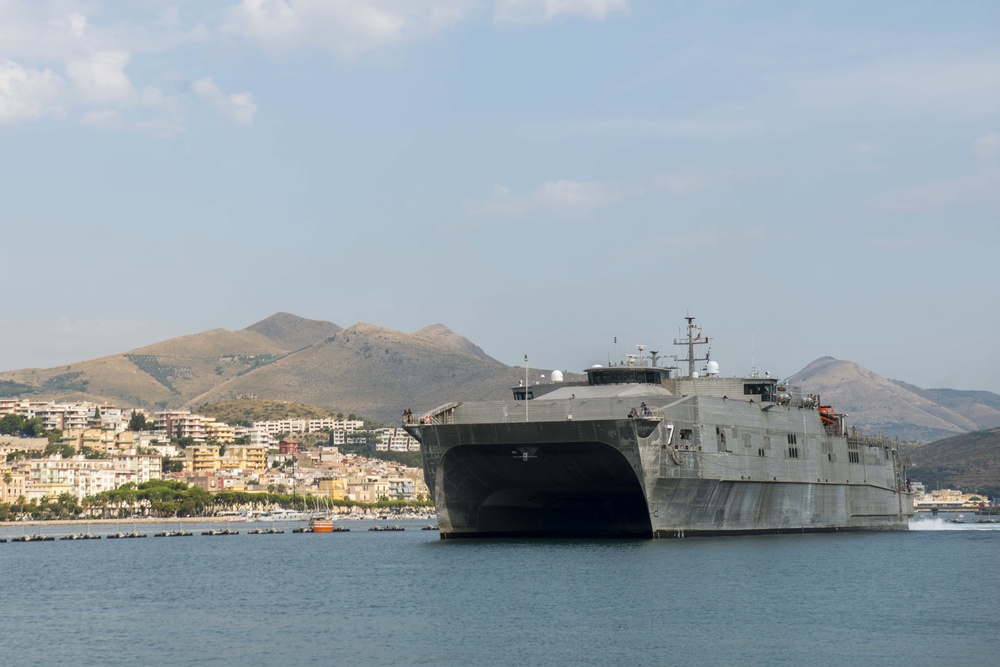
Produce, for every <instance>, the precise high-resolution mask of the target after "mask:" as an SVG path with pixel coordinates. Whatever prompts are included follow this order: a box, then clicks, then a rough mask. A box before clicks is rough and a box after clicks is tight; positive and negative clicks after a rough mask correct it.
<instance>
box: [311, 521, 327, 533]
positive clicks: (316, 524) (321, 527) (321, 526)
mask: <svg viewBox="0 0 1000 667" xmlns="http://www.w3.org/2000/svg"><path fill="white" fill-rule="evenodd" d="M309 528H310V529H312V532H314V533H332V532H333V521H331V520H329V519H311V520H310V521H309Z"/></svg>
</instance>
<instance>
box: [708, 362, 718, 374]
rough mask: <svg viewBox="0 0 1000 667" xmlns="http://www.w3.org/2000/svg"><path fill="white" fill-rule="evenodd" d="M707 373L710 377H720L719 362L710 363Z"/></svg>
mask: <svg viewBox="0 0 1000 667" xmlns="http://www.w3.org/2000/svg"><path fill="white" fill-rule="evenodd" d="M707 372H708V374H709V375H718V374H719V362H718V361H710V362H708V368H707Z"/></svg>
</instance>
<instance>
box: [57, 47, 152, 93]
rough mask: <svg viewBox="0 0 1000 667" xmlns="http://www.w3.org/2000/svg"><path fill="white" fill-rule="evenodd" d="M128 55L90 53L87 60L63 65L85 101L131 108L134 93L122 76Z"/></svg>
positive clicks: (130, 83)
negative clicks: (129, 106)
mask: <svg viewBox="0 0 1000 667" xmlns="http://www.w3.org/2000/svg"><path fill="white" fill-rule="evenodd" d="M128 61H129V54H127V53H125V52H123V51H103V52H99V53H92V54H90V55H89V56H88V57H87V58H84V59H80V60H73V61H70V62H69V63H67V64H66V73H67V74H68V75H69V78H70V80H71V81H72V82H73V83H74V84H75V85H76V88H77V90H78V91H79V92H80V94H81V95H82V96H83V99H84V100H86V101H87V102H91V103H97V104H107V103H109V102H118V103H122V104H125V105H131V104H133V103H134V102H135V96H136V91H135V88H133V87H132V81H131V80H129V77H128V75H127V74H125V66H126V65H127V64H128Z"/></svg>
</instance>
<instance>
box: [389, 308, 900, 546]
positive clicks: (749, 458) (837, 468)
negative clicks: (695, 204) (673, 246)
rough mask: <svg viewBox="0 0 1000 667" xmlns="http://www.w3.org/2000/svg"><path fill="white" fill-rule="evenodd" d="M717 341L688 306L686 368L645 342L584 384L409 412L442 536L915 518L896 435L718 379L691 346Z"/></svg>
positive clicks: (775, 385) (893, 526) (678, 531)
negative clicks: (872, 432) (866, 431)
mask: <svg viewBox="0 0 1000 667" xmlns="http://www.w3.org/2000/svg"><path fill="white" fill-rule="evenodd" d="M707 341H708V339H707V338H703V337H702V334H701V330H700V328H699V327H697V326H696V325H695V324H694V318H691V317H689V318H687V327H686V336H685V335H682V336H680V337H679V338H678V339H675V340H674V343H675V344H676V345H680V346H683V347H685V348H687V355H686V358H683V359H682V360H681V361H683V362H686V363H687V366H688V369H687V374H686V375H681V374H680V372H679V371H680V369H679V368H677V367H673V366H663V365H661V364H660V362H661V361H663V359H662V358H661V357H660V356H659V355H658V353H657V352H651V353H650V355H649V356H648V357H647V356H644V354H643V353H644V351H645V346H639V354H637V355H628V356H627V357H626V360H625V362H624V363H621V364H617V365H609V366H594V367H592V368H589V369H587V370H586V376H587V379H586V381H581V382H562V381H561V380H562V374H561V373H559V372H558V371H555V372H553V373H552V376H553V377H552V378H551V380H552V381H551V382H548V383H546V384H540V383H539V384H528V383H527V382H525V383H522V384H521V386H519V387H515V388H513V391H512V397H511V399H510V400H504V401H481V402H454V403H449V404H446V405H443V406H440V407H438V408H435V409H433V410H431V411H429V412H427V413H425V414H424V415H423V416H422V417H420V418H419V419H417V421H416V423H410V424H405V427H406V429H407V430H408V431H409V432H410V433H411V434H412V435H413V436H414V437H416V438H417V439H418V440H420V442H421V452H422V456H423V463H424V474H425V479H426V482H427V485H428V487H429V488H430V490H431V493H432V495H433V498H434V502H435V505H436V507H437V515H438V526H439V529H440V532H441V537H442V538H452V537H497V536H536V535H537V536H542V535H546V536H549V535H567V536H569V535H578V536H616V537H618V536H631V537H682V536H688V535H725V534H751V533H776V532H812V531H837V530H905V529H906V528H907V521H908V517H909V516H912V514H913V496H912V494H911V493H910V491H909V488H908V485H907V482H906V478H905V471H904V469H903V465H902V463H901V458H900V455H899V451H898V443H896V442H895V441H891V440H888V439H885V438H883V437H880V436H869V435H862V434H861V433H859V432H858V431H857V430H856V429H853V428H850V427H848V425H847V423H846V419H845V416H844V415H841V414H838V413H836V412H835V411H834V410H833V408H832V407H831V406H827V405H822V404H821V402H820V400H819V397H818V396H812V395H807V396H803V395H802V394H801V392H800V391H799V389H798V388H796V387H792V386H789V385H786V384H784V383H782V382H780V381H779V380H777V379H776V378H770V377H759V376H758V375H757V374H756V373H751V375H750V376H749V377H722V376H721V375H720V374H719V370H718V369H719V366H718V364H717V363H716V362H715V361H712V360H710V359H709V355H708V354H706V355H705V356H704V357H697V358H696V353H695V349H696V346H697V345H700V344H701V343H702V342H706V343H707ZM702 361H703V362H705V363H704V365H703V366H702V371H703V372H702V373H699V372H698V371H697V370H695V368H696V362H702Z"/></svg>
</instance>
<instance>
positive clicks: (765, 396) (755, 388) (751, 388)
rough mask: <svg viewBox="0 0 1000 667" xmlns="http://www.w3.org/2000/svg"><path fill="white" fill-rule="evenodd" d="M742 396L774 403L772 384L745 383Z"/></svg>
mask: <svg viewBox="0 0 1000 667" xmlns="http://www.w3.org/2000/svg"><path fill="white" fill-rule="evenodd" d="M743 395H744V396H760V400H761V401H768V402H773V401H774V383H773V382H747V383H745V384H744V385H743Z"/></svg>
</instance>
